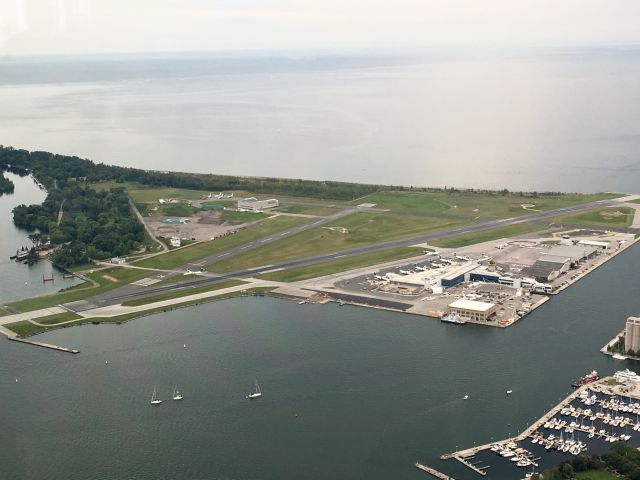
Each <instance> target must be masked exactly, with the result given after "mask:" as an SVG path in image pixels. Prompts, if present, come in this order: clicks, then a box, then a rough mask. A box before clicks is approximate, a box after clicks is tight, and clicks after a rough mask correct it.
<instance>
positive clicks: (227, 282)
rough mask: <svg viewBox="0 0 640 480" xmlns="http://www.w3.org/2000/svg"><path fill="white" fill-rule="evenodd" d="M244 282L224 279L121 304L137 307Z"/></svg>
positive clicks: (234, 285)
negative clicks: (212, 283)
mask: <svg viewBox="0 0 640 480" xmlns="http://www.w3.org/2000/svg"><path fill="white" fill-rule="evenodd" d="M246 283H247V282H243V281H242V280H225V281H223V282H220V283H216V284H214V285H205V286H202V287H195V288H187V289H185V290H177V291H173V292H167V293H163V294H161V295H154V296H153V297H145V298H139V299H136V300H129V301H127V302H124V303H123V304H122V305H123V306H125V307H138V306H140V305H148V304H150V303H155V302H162V301H164V300H171V299H173V298H180V297H187V296H189V295H195V294H197V293H204V292H213V291H215V290H222V289H223V288H230V287H237V286H238V285H244V284H246Z"/></svg>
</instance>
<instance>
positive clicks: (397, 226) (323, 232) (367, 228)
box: [207, 213, 462, 273]
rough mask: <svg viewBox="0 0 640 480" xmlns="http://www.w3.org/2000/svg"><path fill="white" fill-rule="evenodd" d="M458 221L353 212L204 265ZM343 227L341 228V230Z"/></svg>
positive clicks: (247, 262)
mask: <svg viewBox="0 0 640 480" xmlns="http://www.w3.org/2000/svg"><path fill="white" fill-rule="evenodd" d="M459 225H462V222H457V221H452V220H450V219H445V218H434V217H423V216H409V215H392V214H387V213H355V214H352V215H349V216H347V217H344V218H341V219H338V220H336V221H334V222H332V223H328V224H327V225H326V226H324V227H318V228H313V229H310V230H307V231H305V232H301V233H298V234H296V235H292V236H290V237H287V238H283V239H282V240H278V241H275V242H273V243H270V244H267V245H264V246H262V247H258V248H255V249H253V250H249V251H247V252H245V253H242V254H241V255H235V256H233V257H228V258H226V259H224V260H222V261H220V262H217V263H214V264H211V265H208V266H207V269H208V270H210V271H214V272H220V273H222V272H230V271H237V270H244V269H248V268H253V267H258V266H262V265H272V264H277V263H280V262H284V261H287V260H293V259H296V258H304V257H309V256H313V255H318V254H322V253H329V252H339V251H343V250H349V249H352V248H357V247H362V246H366V245H373V244H376V243H381V242H384V241H387V240H394V239H399V238H405V237H410V236H414V235H418V234H428V233H431V232H436V231H438V230H443V229H446V228H452V227H454V226H459ZM342 229H344V230H342Z"/></svg>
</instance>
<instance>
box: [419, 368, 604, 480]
mask: <svg viewBox="0 0 640 480" xmlns="http://www.w3.org/2000/svg"><path fill="white" fill-rule="evenodd" d="M609 379H610V377H605V378H602V379H600V381H599V382H597V384H596V383H587V384H585V385H583V386H581V387H579V388H576V389H575V390H574V391H573V392H572V393H571V394H570V395H568V396H567V397H565V398H564V399H562V400H561V401H560V402H559V403H558V404H557V405H556V406H555V407H553V408H552V409H551V410H549V411H548V412H547V413H545V414H544V415H543V416H542V417H540V418H539V419H538V420H537V421H535V422H534V423H532V424H531V425H530V426H529V427H527V428H526V429H524V430H523V431H522V432H521V433H520V434H518V435H517V436H515V437H511V438H507V439H504V440H500V441H495V442H491V443H487V444H485V445H480V446H477V447H473V448H468V449H466V450H459V451H457V452H452V453H446V454H444V455H442V456H441V457H440V459H441V460H449V459H455V460H457V461H458V462H460V463H461V464H462V465H464V466H465V467H467V468H469V469H470V470H473V471H474V472H475V473H477V474H479V475H482V476H485V475H486V474H487V472H486V471H485V469H486V468H489V466H485V467H478V466H476V465H475V464H473V463H471V462H470V461H469V460H470V459H473V457H474V456H475V455H476V454H478V453H479V452H482V451H484V450H488V449H490V448H491V446H492V445H494V444H495V443H507V442H522V441H523V440H525V439H527V438H528V437H531V436H533V434H534V432H536V431H537V430H538V429H539V428H540V427H541V426H543V425H544V424H545V423H546V422H548V421H549V420H551V419H552V418H553V417H555V416H556V415H557V414H558V413H560V411H561V410H562V409H563V408H564V407H565V406H566V405H568V404H569V403H571V402H572V401H573V400H575V399H576V398H578V397H579V396H580V393H581V392H582V391H583V390H586V389H591V390H594V391H601V388H600V386H601V385H602V383H603V382H606V381H607V380H609ZM594 387H596V388H594ZM583 431H585V432H586V431H587V430H583ZM425 471H426V470H425ZM438 478H449V477H438Z"/></svg>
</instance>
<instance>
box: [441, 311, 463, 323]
mask: <svg viewBox="0 0 640 480" xmlns="http://www.w3.org/2000/svg"><path fill="white" fill-rule="evenodd" d="M440 320H441V321H443V322H448V323H457V324H459V325H464V324H465V323H467V321H466V320H465V319H464V318H461V317H460V315H458V314H457V313H455V312H451V313H449V314H447V315H444V316H443V317H441V318H440Z"/></svg>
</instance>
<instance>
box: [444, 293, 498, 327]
mask: <svg viewBox="0 0 640 480" xmlns="http://www.w3.org/2000/svg"><path fill="white" fill-rule="evenodd" d="M496 310H497V307H496V305H495V304H493V303H487V302H478V301H476V300H465V299H460V300H456V301H455V302H453V303H451V304H450V305H449V306H448V307H447V313H455V314H457V315H459V316H460V318H462V319H464V320H471V321H476V322H478V321H484V322H486V321H487V320H489V319H490V318H491V317H492V316H493V315H495V313H496Z"/></svg>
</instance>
